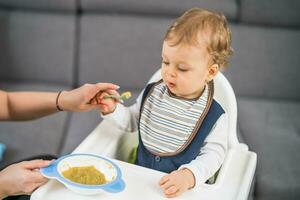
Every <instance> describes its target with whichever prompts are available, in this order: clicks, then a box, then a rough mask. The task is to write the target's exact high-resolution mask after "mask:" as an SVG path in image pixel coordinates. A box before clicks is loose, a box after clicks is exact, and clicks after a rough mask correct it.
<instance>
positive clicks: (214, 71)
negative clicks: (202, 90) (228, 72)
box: [206, 64, 220, 82]
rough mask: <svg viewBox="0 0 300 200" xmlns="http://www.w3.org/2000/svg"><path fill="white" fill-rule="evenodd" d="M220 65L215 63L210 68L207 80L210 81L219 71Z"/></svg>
mask: <svg viewBox="0 0 300 200" xmlns="http://www.w3.org/2000/svg"><path fill="white" fill-rule="evenodd" d="M219 69H220V67H219V65H218V64H213V65H211V66H210V67H209V68H208V75H207V79H206V81H207V82H209V81H211V80H212V79H213V78H214V77H215V76H216V75H217V74H218V72H219Z"/></svg>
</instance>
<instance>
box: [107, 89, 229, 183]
mask: <svg viewBox="0 0 300 200" xmlns="http://www.w3.org/2000/svg"><path fill="white" fill-rule="evenodd" d="M142 95H143V92H142V93H141V94H140V95H139V97H138V98H137V101H136V103H135V104H134V105H132V106H130V107H125V106H123V105H122V104H118V105H117V107H116V110H115V111H114V112H113V113H111V114H109V115H105V116H103V118H105V119H107V120H110V121H113V122H114V123H115V124H117V125H118V126H119V127H120V128H122V129H124V130H126V131H137V129H138V118H139V112H140V106H141V100H142ZM227 125H228V117H227V114H226V113H224V114H222V115H221V116H220V117H219V119H218V120H217V122H216V124H215V126H214V127H213V128H212V130H211V132H210V133H209V135H208V136H207V137H206V139H205V140H204V145H203V147H202V148H201V149H200V153H199V155H198V156H197V157H196V159H195V160H192V161H191V162H190V163H188V164H185V165H182V166H180V168H188V169H189V170H191V171H192V173H193V174H194V177H195V187H197V185H198V184H203V183H205V181H206V180H208V179H209V178H210V177H211V176H213V175H214V173H215V172H216V171H217V170H218V169H219V168H220V166H221V165H222V163H223V161H224V158H225V154H226V151H227V143H228V135H227ZM180 168H179V169H180Z"/></svg>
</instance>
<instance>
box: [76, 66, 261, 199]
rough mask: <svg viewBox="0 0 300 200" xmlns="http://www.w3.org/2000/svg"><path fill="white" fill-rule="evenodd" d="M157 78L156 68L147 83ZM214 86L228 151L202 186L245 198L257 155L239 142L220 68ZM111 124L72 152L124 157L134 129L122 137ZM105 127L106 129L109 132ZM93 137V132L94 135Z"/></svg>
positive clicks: (227, 86)
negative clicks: (224, 121)
mask: <svg viewBox="0 0 300 200" xmlns="http://www.w3.org/2000/svg"><path fill="white" fill-rule="evenodd" d="M160 79H161V75H160V70H158V71H157V72H156V73H155V74H154V75H153V76H152V77H151V79H150V81H149V83H151V82H154V81H158V80H160ZM214 87H215V90H214V98H215V100H216V101H217V102H218V103H219V104H220V105H221V106H222V107H223V109H224V110H225V111H226V112H227V114H228V118H229V125H228V130H224V131H228V137H229V138H228V152H227V155H226V158H225V161H224V163H223V165H222V166H221V168H220V170H219V172H218V176H217V178H216V180H215V182H214V184H204V185H203V187H204V188H207V189H208V190H214V189H216V188H218V189H217V190H216V191H219V192H220V194H223V193H222V192H221V191H223V192H224V194H225V196H224V194H223V195H222V199H226V194H230V195H229V196H232V194H233V193H234V194H235V195H234V196H235V197H236V199H239V200H240V199H247V198H248V195H249V191H250V188H251V183H252V180H253V176H254V172H255V169H256V162H257V156H256V153H254V152H251V151H249V150H248V146H247V145H246V144H243V143H240V142H239V141H238V139H237V132H236V131H237V102H236V97H235V94H234V91H233V89H232V87H231V85H230V83H229V82H228V80H227V79H226V78H225V76H224V75H223V74H222V73H221V72H219V73H218V75H217V76H216V77H215V79H214ZM113 126H114V125H113V124H112V123H111V122H107V121H105V120H104V121H102V122H101V123H100V124H99V126H98V127H97V128H96V129H95V131H94V132H93V133H92V134H91V135H90V136H88V137H87V138H86V139H85V140H84V141H83V142H82V144H81V145H80V146H78V148H77V149H76V150H75V152H81V151H84V150H85V149H88V150H89V151H92V149H93V148H102V151H101V154H102V155H105V156H108V157H111V158H117V159H123V160H124V159H126V156H128V154H129V153H130V148H128V146H130V145H132V147H133V146H135V145H137V142H138V140H137V133H134V134H132V133H129V134H125V135H127V136H128V137H129V138H125V139H124V134H123V133H120V132H113V131H111V128H112V127H113ZM114 128H116V127H114ZM116 129H117V128H116ZM107 131H109V134H108V133H107ZM93 134H94V135H99V134H101V135H102V137H101V139H100V138H99V140H98V142H97V145H96V146H94V145H92V144H91V143H90V142H92V140H93ZM95 138H96V136H94V139H95ZM97 152H98V150H97ZM121 154H123V155H121ZM220 187H223V188H220Z"/></svg>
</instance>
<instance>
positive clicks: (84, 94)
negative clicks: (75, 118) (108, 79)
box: [58, 83, 119, 112]
mask: <svg viewBox="0 0 300 200" xmlns="http://www.w3.org/2000/svg"><path fill="white" fill-rule="evenodd" d="M118 88H119V86H117V85H114V84H112V83H97V84H85V85H83V86H81V87H79V88H77V89H74V90H71V91H63V92H62V93H61V95H60V97H59V100H58V105H59V107H60V108H61V109H63V110H65V111H72V112H82V111H90V110H91V109H93V108H95V107H97V106H98V105H97V103H95V102H96V101H95V100H96V98H97V96H99V95H101V93H102V92H104V91H105V92H107V93H109V94H117V92H116V91H115V90H117V89H118Z"/></svg>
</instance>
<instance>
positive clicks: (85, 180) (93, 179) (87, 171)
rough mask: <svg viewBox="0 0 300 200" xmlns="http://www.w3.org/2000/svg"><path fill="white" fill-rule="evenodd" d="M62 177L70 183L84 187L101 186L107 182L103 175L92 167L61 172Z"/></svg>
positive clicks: (74, 168) (73, 168) (72, 168)
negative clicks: (84, 185) (83, 185)
mask: <svg viewBox="0 0 300 200" xmlns="http://www.w3.org/2000/svg"><path fill="white" fill-rule="evenodd" d="M62 175H63V176H64V177H65V178H67V179H69V180H70V181H73V182H76V183H81V184H86V185H101V184H104V183H106V182H107V181H106V179H105V176H104V174H103V173H101V172H100V171H98V170H97V169H96V168H95V167H94V166H86V167H71V168H70V169H68V170H65V171H63V172H62Z"/></svg>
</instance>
